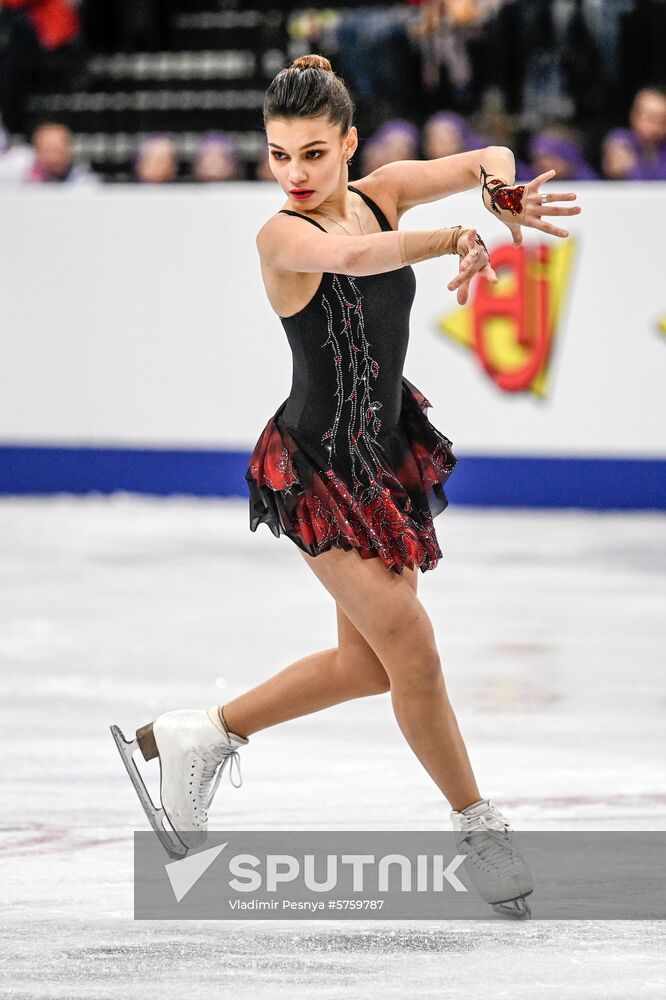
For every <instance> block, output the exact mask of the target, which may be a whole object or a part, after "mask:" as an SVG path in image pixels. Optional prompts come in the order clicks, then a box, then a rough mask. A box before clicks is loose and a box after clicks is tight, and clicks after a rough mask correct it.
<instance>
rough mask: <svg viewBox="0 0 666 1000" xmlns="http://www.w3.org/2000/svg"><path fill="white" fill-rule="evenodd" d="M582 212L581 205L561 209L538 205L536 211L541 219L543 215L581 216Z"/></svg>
mask: <svg viewBox="0 0 666 1000" xmlns="http://www.w3.org/2000/svg"><path fill="white" fill-rule="evenodd" d="M582 211H583V210H582V208H581V207H580V205H574V207H573V208H560V207H558V206H557V205H551V204H550V203H548V204H546V205H538V206H537V208H536V209H535V215H537V216H538V217H539V218H541V216H542V215H580V213H581V212H582Z"/></svg>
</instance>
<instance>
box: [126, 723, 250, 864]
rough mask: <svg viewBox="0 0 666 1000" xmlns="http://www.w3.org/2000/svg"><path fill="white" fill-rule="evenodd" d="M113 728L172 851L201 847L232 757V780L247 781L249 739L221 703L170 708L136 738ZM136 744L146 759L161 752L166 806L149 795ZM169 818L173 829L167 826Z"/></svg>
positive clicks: (145, 805)
mask: <svg viewBox="0 0 666 1000" xmlns="http://www.w3.org/2000/svg"><path fill="white" fill-rule="evenodd" d="M111 734H112V736H113V738H114V740H115V742H116V746H117V747H118V750H119V751H120V756H121V757H122V759H123V762H124V764H125V767H126V768H127V773H128V774H129V776H130V779H131V781H132V784H133V785H134V788H135V789H136V792H137V795H138V796H139V801H140V802H141V805H142V806H143V808H144V811H145V813H146V816H147V817H148V820H149V822H150V825H151V826H152V828H153V830H154V831H155V833H156V834H157V836H158V837H159V839H160V841H161V843H162V845H163V847H164V848H165V849H166V851H167V853H168V854H169V855H170V856H171V857H172V858H182V857H184V855H186V854H187V852H188V850H190V848H192V847H200V846H201V844H203V843H204V841H205V840H206V837H207V831H208V809H209V808H210V805H211V802H212V801H213V797H214V795H215V792H216V791H217V788H218V786H219V783H220V778H221V777H222V772H223V771H224V769H225V767H226V765H227V763H229V764H230V767H229V778H230V780H231V784H232V785H234V787H235V788H240V786H241V785H242V784H243V779H242V777H241V773H240V761H239V755H238V750H237V748H238V747H240V746H245V745H246V744H247V743H249V742H250V741H249V739H247V738H246V737H244V736H236V735H235V734H234V733H230V732H229V731H228V730H227V728H226V726H224V725H223V723H222V720H221V719H220V716H219V714H218V710H217V705H213V706H212V707H211V708H209V709H208V711H207V712H205V711H203V709H189V708H185V709H179V710H177V711H175V712H165V713H164V715H159V716H158V717H157V718H156V719H155V721H154V722H150V723H148V725H146V726H142V727H141V728H140V729H137V731H136V738H135V739H134V740H126V739H125V737H124V736H123V734H122V732H121V731H120V729H119V728H118V726H111ZM137 749H138V750H141V753H142V754H143V757H144V760H152V759H153V758H154V757H158V758H159V762H160V801H161V803H162V806H161V808H159V807H158V806H156V805H155V803H154V802H153V800H152V798H151V797H150V794H149V792H148V789H147V788H146V786H145V784H144V781H143V778H142V777H141V774H140V772H139V769H138V767H137V766H136V763H135V761H134V756H133V755H134V753H135V751H136V750H137ZM234 763H235V764H236V767H237V769H238V777H239V779H240V780H239V783H238V784H237V785H236V784H235V783H234V780H233V777H232V769H233V764H234ZM216 772H217V775H216ZM213 779H214V780H213ZM165 819H166V820H167V822H168V823H169V825H170V826H171V830H169V829H168V828H166V827H165V826H164V820H165ZM172 831H173V832H172Z"/></svg>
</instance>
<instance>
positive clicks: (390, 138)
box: [363, 118, 419, 172]
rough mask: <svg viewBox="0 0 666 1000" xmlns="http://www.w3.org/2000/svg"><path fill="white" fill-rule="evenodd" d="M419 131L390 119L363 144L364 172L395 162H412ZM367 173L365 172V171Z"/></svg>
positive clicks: (415, 155) (416, 149) (403, 122)
mask: <svg viewBox="0 0 666 1000" xmlns="http://www.w3.org/2000/svg"><path fill="white" fill-rule="evenodd" d="M418 142H419V131H418V129H417V127H416V125H413V124H412V122H408V121H405V120H404V119H402V118H392V119H391V121H388V122H385V123H384V124H383V125H382V126H381V128H379V129H377V131H376V132H375V134H374V135H373V136H371V138H370V139H369V140H368V142H367V143H366V144H365V148H364V151H363V155H364V170H365V169H366V164H367V165H368V166H370V165H372V166H371V168H370V169H371V170H376V169H377V167H380V166H382V165H383V164H384V163H393V162H394V161H395V160H414V159H416V158H417V156H418ZM366 172H367V171H366Z"/></svg>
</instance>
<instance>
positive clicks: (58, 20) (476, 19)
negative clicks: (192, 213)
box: [0, 0, 666, 185]
mask: <svg viewBox="0 0 666 1000" xmlns="http://www.w3.org/2000/svg"><path fill="white" fill-rule="evenodd" d="M169 2H171V0H169ZM120 6H122V5H120ZM101 9H102V8H100V7H99V5H98V4H97V5H96V4H95V2H94V0H79V2H78V3H75V2H74V0H0V182H5V183H8V182H14V183H69V184H87V185H94V184H99V183H100V182H102V181H104V180H107V179H108V178H106V177H104V176H102V175H99V174H97V173H95V171H94V170H93V169H92V167H91V166H90V164H88V163H85V162H82V161H81V158H77V157H76V156H75V155H74V151H73V147H74V143H73V136H72V133H71V130H70V128H69V126H68V125H67V123H66V121H65V120H57V121H56V120H51V119H50V120H45V121H41V122H39V123H38V124H37V125H36V126H34V127H31V129H30V130H29V131H28V130H26V139H25V140H22V139H21V138H20V131H21V123H22V122H23V121H24V116H25V103H26V100H27V97H28V94H29V91H30V88H31V87H32V86H33V84H34V82H35V80H40V81H41V83H44V81H46V82H47V84H48V83H49V82H50V83H51V85H52V86H54V87H58V88H60V89H67V88H70V89H71V88H72V87H75V86H76V85H77V80H78V74H80V73H81V72H82V69H81V67H82V65H83V62H84V61H85V56H86V52H87V48H86V44H87V42H86V38H85V25H86V12H88V21H89V23H90V24H92V23H95V24H96V25H97V28H96V29H95V30H99V23H100V22H99V15H100V10H101ZM104 9H106V7H105V8H104ZM160 9H162V8H161V6H160V4H159V3H157V2H156V0H149V2H147V5H146V6H145V9H144V7H142V4H141V3H139V4H138V5H137V4H130V5H128V6H127V11H128V12H129V13H128V14H127V19H126V21H127V23H126V24H125V22H122V24H124V25H125V27H124V28H123V31H124V32H125V33H126V34H127V33H129V34H127V38H130V36H131V40H132V44H134V43H136V44H140V43H141V42H142V41H145V39H143V37H142V34H141V32H142V31H146V32H148V30H149V29H150V31H151V32H152V33H153V34H149V35H147V36H146V37H147V38H148V40H149V41H150V44H160V40H161V34H160V32H161V31H163V30H164V28H163V25H164V24H165V23H166V20H165V19H164V18H161V17H160V16H158V14H157V12H158V11H159V10H160ZM93 10H94V11H96V18H97V20H96V21H94V22H93V20H92V18H91V15H90V12H91V11H93ZM142 10H143V14H141V16H139V15H140V13H141V11H142ZM146 12H149V13H150V12H152V13H150V17H149V16H148V14H147V13H146ZM121 21H122V19H121ZM115 23H116V24H118V23H121V22H115ZM660 25H663V28H664V33H662V35H661V36H659V28H660ZM146 26H147V27H146ZM132 32H133V34H132ZM289 34H290V37H291V40H292V43H293V44H294V45H300V46H301V47H302V51H304V52H305V51H319V52H322V53H323V54H324V55H327V56H329V58H330V59H331V61H332V62H333V65H334V67H335V69H336V71H337V72H338V73H339V74H340V75H341V76H342V77H343V79H344V80H345V82H346V83H347V85H348V86H349V88H350V90H351V92H352V94H353V97H354V100H355V103H356V105H357V126H358V128H359V136H360V145H359V159H360V163H359V164H357V167H356V170H357V171H358V175H359V176H363V175H365V174H367V173H369V172H371V171H372V170H374V169H376V168H377V167H378V166H380V165H381V164H384V163H388V162H391V161H394V160H401V159H432V158H435V157H441V156H447V155H450V154H452V153H457V152H462V151H465V150H469V149H474V148H479V147H481V146H486V145H490V144H500V145H508V146H510V147H511V148H512V149H513V150H514V152H515V153H516V159H517V180H525V179H529V178H531V177H533V176H536V174H539V173H543V172H544V171H546V170H550V169H555V170H556V171H557V175H558V177H559V178H560V179H570V180H594V179H597V178H603V179H612V180H666V86H665V84H664V80H665V79H666V51H665V50H666V0H642V2H641V3H637V2H636V0H404V2H403V3H396V4H394V5H387V6H381V7H367V8H364V7H354V6H353V5H350V7H349V8H340V9H336V10H324V9H313V10H303V11H299V12H295V13H294V14H293V16H292V17H291V19H290V21H289ZM127 38H125V36H124V35H123V38H121V39H120V41H122V42H123V44H125V43H126V42H127ZM634 51H636V52H638V55H637V56H636V57H634V54H633V53H634ZM632 83H633V86H632ZM417 109H418V110H417ZM221 124H222V125H223V124H224V123H223V122H221ZM181 148H182V145H181V144H180V143H179V137H178V136H177V135H173V134H169V133H167V132H151V133H148V134H142V135H141V136H140V137H139V138H138V139H137V147H136V150H135V152H134V156H133V158H132V162H131V165H130V170H131V178H132V179H133V180H134V181H135V182H136V183H144V184H164V183H183V182H185V183H192V182H194V183H204V182H218V183H219V182H227V181H235V180H245V179H256V180H259V181H263V180H267V181H272V180H273V174H272V172H271V169H270V163H269V160H268V156H267V154H265V155H264V156H262V157H261V158H260V160H259V162H258V163H257V164H256V166H255V165H254V164H252V165H251V166H250V165H248V164H247V163H246V162H245V160H244V158H243V157H242V155H241V153H240V150H239V148H238V146H237V144H236V142H235V139H234V136H232V135H231V134H229V133H228V132H225V131H224V130H223V129H216V130H214V131H209V132H205V133H203V134H202V135H201V136H200V137H199V141H198V144H197V146H196V149H195V151H194V154H193V155H191V154H190V155H188V156H187V158H184V157H183V156H182V155H181V154H180V153H179V149H181Z"/></svg>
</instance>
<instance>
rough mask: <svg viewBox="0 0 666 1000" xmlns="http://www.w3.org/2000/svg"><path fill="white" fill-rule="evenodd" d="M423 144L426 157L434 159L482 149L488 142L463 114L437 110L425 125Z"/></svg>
mask: <svg viewBox="0 0 666 1000" xmlns="http://www.w3.org/2000/svg"><path fill="white" fill-rule="evenodd" d="M422 145H423V155H424V156H425V158H426V159H427V160H434V159H437V158H438V157H440V156H451V154H452V153H465V152H467V151H468V150H470V149H481V148H482V147H484V146H487V145H488V142H487V140H485V139H482V138H481V137H480V136H477V135H476V134H475V133H474V132H473V130H472V128H471V127H470V125H469V124H468V123H467V122H466V121H465V119H464V118H463V117H462V115H458V114H455V112H453V111H437V112H436V113H435V114H434V115H431V116H430V118H428V119H427V121H426V123H425V125H424V126H423V133H422Z"/></svg>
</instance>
